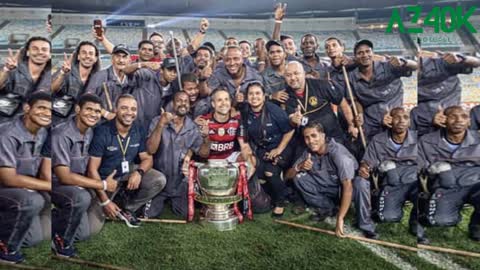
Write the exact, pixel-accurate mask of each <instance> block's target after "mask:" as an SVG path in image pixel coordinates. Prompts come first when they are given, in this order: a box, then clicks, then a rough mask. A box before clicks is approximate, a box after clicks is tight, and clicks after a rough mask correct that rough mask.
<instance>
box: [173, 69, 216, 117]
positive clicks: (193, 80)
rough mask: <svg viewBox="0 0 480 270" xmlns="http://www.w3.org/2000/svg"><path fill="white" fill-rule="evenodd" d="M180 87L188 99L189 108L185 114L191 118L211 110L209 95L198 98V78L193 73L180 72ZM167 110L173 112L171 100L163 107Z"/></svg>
mask: <svg viewBox="0 0 480 270" xmlns="http://www.w3.org/2000/svg"><path fill="white" fill-rule="evenodd" d="M181 81H182V89H183V91H184V92H185V94H187V96H188V99H189V101H190V110H189V111H188V113H187V115H188V116H189V117H190V118H191V119H197V117H199V116H201V115H204V114H207V113H209V112H210V111H211V108H212V107H211V105H210V103H211V102H210V97H205V98H200V95H199V94H200V92H199V90H198V84H199V82H198V78H197V76H195V74H193V73H185V74H182V79H181ZM165 110H166V111H167V112H174V110H173V101H171V102H170V103H169V104H168V105H167V107H166V108H165Z"/></svg>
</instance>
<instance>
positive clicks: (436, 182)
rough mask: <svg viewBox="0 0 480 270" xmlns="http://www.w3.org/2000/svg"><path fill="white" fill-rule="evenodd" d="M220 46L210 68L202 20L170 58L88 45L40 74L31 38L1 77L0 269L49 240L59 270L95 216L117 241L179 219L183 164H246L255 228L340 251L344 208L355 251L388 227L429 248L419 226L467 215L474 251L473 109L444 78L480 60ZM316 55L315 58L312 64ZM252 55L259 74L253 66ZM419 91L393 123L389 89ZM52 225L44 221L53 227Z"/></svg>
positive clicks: (357, 49) (39, 40) (398, 103)
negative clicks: (320, 228) (289, 230)
mask: <svg viewBox="0 0 480 270" xmlns="http://www.w3.org/2000/svg"><path fill="white" fill-rule="evenodd" d="M284 15H285V6H282V5H279V6H277V8H276V9H275V29H274V33H273V39H272V40H269V41H268V42H265V40H263V39H262V38H259V39H257V40H255V42H254V44H253V47H254V49H253V50H252V43H250V42H249V41H245V40H240V41H239V40H237V39H236V38H234V37H229V38H228V39H226V41H225V46H224V47H223V48H222V49H221V50H220V52H216V48H215V47H214V46H213V45H212V44H211V43H209V42H203V40H204V38H205V37H206V36H207V32H208V27H209V22H208V20H205V19H202V21H201V23H200V27H199V31H198V33H197V35H195V37H194V38H193V39H192V41H191V43H190V44H188V45H187V46H183V44H182V42H181V41H180V40H179V39H174V40H169V41H165V40H164V37H163V36H162V35H161V34H160V33H153V34H151V35H150V37H149V39H148V40H142V41H140V42H139V44H138V55H133V54H132V53H131V51H130V49H129V48H128V47H127V46H125V45H123V44H116V45H114V44H112V43H111V42H110V41H109V40H108V38H107V36H106V35H105V32H101V35H99V34H98V33H97V32H95V31H94V32H93V35H94V37H95V38H96V39H97V40H98V42H100V43H101V44H102V45H103V47H104V48H105V50H106V51H107V52H108V53H110V54H111V65H110V66H109V67H108V68H106V69H101V67H100V61H99V59H100V50H99V49H98V47H97V46H96V45H95V43H93V42H90V41H82V42H80V43H79V44H78V46H77V48H76V49H75V51H74V53H73V54H72V55H71V56H67V55H65V59H64V61H63V63H62V65H61V66H60V67H59V68H58V69H57V70H55V69H54V68H53V69H52V67H51V64H50V56H51V55H50V51H51V43H50V41H49V40H48V39H46V38H43V37H32V38H30V39H29V40H28V42H27V43H26V44H25V46H24V48H22V50H19V51H18V52H16V53H15V52H13V51H9V56H8V57H7V58H6V60H5V61H4V66H3V68H2V70H1V71H0V101H1V102H0V127H1V128H0V153H1V154H0V228H2V229H1V230H0V260H1V261H6V262H13V263H16V262H21V261H23V259H24V256H23V255H22V253H21V251H20V249H21V247H26V246H31V245H34V244H36V243H38V242H39V241H41V240H45V239H51V240H52V249H53V251H54V253H55V254H57V255H59V256H65V257H72V256H75V255H76V251H75V248H74V242H75V241H80V240H83V239H86V238H88V237H89V236H91V235H93V234H95V233H97V232H99V231H100V230H101V228H102V226H103V224H104V221H105V217H109V218H112V219H121V220H123V221H124V222H125V223H126V224H127V225H128V226H129V227H138V226H140V224H141V222H140V219H139V218H140V217H141V218H155V217H159V216H161V215H162V213H163V212H164V209H165V206H166V205H170V206H171V209H172V212H173V213H174V214H175V215H178V216H179V217H181V218H187V216H188V213H189V211H190V210H189V207H188V190H189V183H188V181H187V179H188V176H189V165H190V161H192V160H195V161H199V162H206V161H207V160H209V159H225V160H227V161H229V162H237V161H242V162H245V163H246V164H248V187H249V190H250V200H251V207H252V209H251V210H253V212H254V213H265V212H270V211H271V213H272V216H274V217H281V216H282V215H283V214H284V212H285V211H286V210H285V207H286V206H287V204H288V203H292V204H293V210H294V211H295V212H296V213H301V212H302V211H305V209H306V208H308V209H310V210H311V211H312V215H311V217H310V218H311V219H312V220H314V221H318V222H321V221H323V220H325V219H326V218H327V217H336V230H335V232H336V235H337V236H339V237H344V236H345V232H344V223H345V221H344V220H345V218H346V216H347V213H348V211H349V209H350V205H351V203H352V202H353V203H354V205H355V207H354V208H355V222H354V223H355V224H356V226H357V227H358V228H359V229H360V230H361V231H362V232H363V233H364V235H365V237H368V238H373V239H377V238H378V237H379V235H378V233H377V232H376V230H375V224H376V223H377V222H400V220H401V219H402V217H403V213H404V206H405V204H406V202H407V201H410V202H411V203H412V204H413V207H412V210H411V212H410V219H409V225H410V233H411V234H413V235H414V236H416V237H417V239H418V241H419V242H420V243H424V244H427V243H428V242H429V241H428V238H427V237H426V234H425V231H426V230H425V227H426V226H453V225H456V224H457V223H458V222H459V220H460V219H461V215H460V210H461V209H462V207H463V206H464V204H466V203H469V204H471V205H473V207H474V211H473V214H472V217H471V218H470V225H469V232H470V238H471V239H472V240H475V241H480V146H479V142H480V138H479V133H478V126H479V124H480V123H479V119H480V116H479V115H480V113H479V112H480V109H479V107H476V108H474V109H472V110H471V116H469V114H468V111H467V110H466V109H464V108H463V107H461V106H460V105H459V104H460V96H461V86H460V82H459V78H458V76H457V75H458V74H469V73H471V72H472V69H473V68H476V67H478V66H480V59H478V58H476V57H473V56H467V55H464V54H459V53H444V54H433V53H431V54H429V53H427V52H420V54H419V55H418V62H417V61H413V60H411V59H407V58H403V57H397V56H379V55H375V54H374V44H373V42H371V41H369V40H360V41H358V42H356V43H355V44H348V46H352V45H353V57H348V56H347V55H346V54H345V53H344V52H345V48H346V46H347V45H346V44H344V43H343V41H342V40H341V39H339V38H337V37H330V38H328V39H326V40H325V41H324V43H323V44H320V42H319V41H318V39H317V37H316V36H315V35H314V34H306V35H304V36H303V37H302V38H301V40H300V51H301V53H297V48H296V45H295V41H294V39H293V38H292V37H291V36H287V35H280V26H281V24H282V20H283V18H284ZM320 45H323V46H324V48H325V54H326V56H327V58H325V59H324V58H322V57H320V55H319V52H318V49H319V47H320ZM252 51H254V52H255V55H256V61H254V62H253V61H251V60H250V59H251V56H252ZM414 71H417V74H418V105H417V106H416V107H415V108H414V109H413V110H409V109H408V108H406V107H405V106H403V94H404V91H403V85H402V81H401V77H409V76H412V73H413V72H414ZM50 209H51V211H50Z"/></svg>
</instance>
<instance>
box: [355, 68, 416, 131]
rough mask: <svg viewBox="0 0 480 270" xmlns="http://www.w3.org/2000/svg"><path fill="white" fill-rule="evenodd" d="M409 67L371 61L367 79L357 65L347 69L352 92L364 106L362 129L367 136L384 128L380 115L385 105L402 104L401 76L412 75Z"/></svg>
mask: <svg viewBox="0 0 480 270" xmlns="http://www.w3.org/2000/svg"><path fill="white" fill-rule="evenodd" d="M411 75H412V70H411V69H409V68H406V67H398V68H397V67H394V66H392V65H391V64H390V63H388V62H377V61H375V62H373V77H372V79H371V80H370V81H369V82H368V81H365V80H364V79H363V78H362V77H361V75H360V70H359V68H356V69H354V70H353V71H352V72H351V73H350V84H351V87H352V90H353V92H354V95H355V96H356V98H357V99H358V101H359V102H360V104H362V106H363V110H364V122H365V123H364V129H365V135H366V136H367V138H369V139H370V138H371V137H373V136H374V135H375V134H378V133H380V132H382V131H383V127H382V120H383V115H384V114H385V113H386V112H387V110H388V109H392V108H394V107H398V106H401V105H402V104H403V85H402V81H401V80H400V77H403V76H406V77H408V76H411Z"/></svg>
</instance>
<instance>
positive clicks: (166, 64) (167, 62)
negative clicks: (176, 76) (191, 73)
mask: <svg viewBox="0 0 480 270" xmlns="http://www.w3.org/2000/svg"><path fill="white" fill-rule="evenodd" d="M176 64H177V63H176V62H175V58H165V59H163V63H162V67H163V68H174V67H175V66H176Z"/></svg>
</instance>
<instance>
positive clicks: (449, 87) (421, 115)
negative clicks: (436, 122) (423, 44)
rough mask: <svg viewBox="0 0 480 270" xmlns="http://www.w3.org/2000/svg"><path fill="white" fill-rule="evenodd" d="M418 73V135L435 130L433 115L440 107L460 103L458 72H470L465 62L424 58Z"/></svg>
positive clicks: (460, 90) (470, 69)
mask: <svg viewBox="0 0 480 270" xmlns="http://www.w3.org/2000/svg"><path fill="white" fill-rule="evenodd" d="M420 71H421V72H420V73H419V74H418V105H417V107H418V119H417V126H418V127H417V128H418V135H419V136H423V135H425V134H427V133H430V132H433V131H435V130H436V128H435V127H434V126H433V125H432V122H433V117H434V116H435V113H436V112H437V111H438V107H439V106H442V107H443V108H444V109H445V108H448V107H450V106H453V105H458V104H460V100H461V92H462V88H461V84H460V79H459V78H458V76H457V75H458V74H470V73H472V71H473V69H472V68H471V67H468V66H466V65H465V64H462V63H459V64H452V65H450V64H448V63H447V62H445V60H443V59H442V58H422V61H421V69H420Z"/></svg>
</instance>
